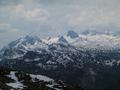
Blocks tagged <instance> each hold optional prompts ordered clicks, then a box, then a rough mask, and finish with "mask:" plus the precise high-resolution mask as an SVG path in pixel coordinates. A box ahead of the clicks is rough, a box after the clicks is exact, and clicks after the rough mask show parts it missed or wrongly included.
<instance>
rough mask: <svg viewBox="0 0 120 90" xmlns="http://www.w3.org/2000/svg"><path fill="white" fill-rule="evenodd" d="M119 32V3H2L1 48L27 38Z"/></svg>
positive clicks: (29, 0) (98, 0)
mask: <svg viewBox="0 0 120 90" xmlns="http://www.w3.org/2000/svg"><path fill="white" fill-rule="evenodd" d="M119 28H120V0H0V48H1V47H2V46H3V45H6V44H7V43H9V42H11V41H12V40H16V39H17V38H19V37H21V36H24V35H26V34H33V35H38V36H39V37H41V38H44V37H48V36H55V35H56V36H57V35H61V34H65V33H66V32H67V31H68V30H71V29H72V30H75V31H76V32H80V31H83V30H86V29H96V30H107V29H108V30H114V31H115V30H119Z"/></svg>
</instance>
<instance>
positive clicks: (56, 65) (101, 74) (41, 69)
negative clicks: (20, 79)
mask: <svg viewBox="0 0 120 90" xmlns="http://www.w3.org/2000/svg"><path fill="white" fill-rule="evenodd" d="M31 39H32V40H31ZM16 41H18V42H17V43H15V44H14V42H12V44H9V45H8V46H7V47H8V48H3V49H2V50H1V53H0V55H1V62H0V65H1V66H5V67H12V68H15V69H17V70H23V71H27V72H30V73H34V74H42V75H47V76H49V77H52V78H54V79H57V80H59V79H60V80H64V81H65V82H67V83H69V84H79V85H82V87H83V88H85V89H86V90H106V88H110V87H112V86H113V87H114V85H115V84H114V83H117V84H119V81H117V80H119V79H120V71H119V69H120V42H119V41H120V37H118V36H114V35H112V34H95V35H93V34H92V35H84V34H82V35H81V34H80V35H78V36H77V37H75V38H71V37H70V35H68V36H59V37H54V38H49V39H46V40H45V39H44V40H40V39H38V38H36V37H32V36H27V38H25V37H24V38H23V39H22V42H21V39H18V40H16ZM16 41H15V42H16ZM29 41H30V42H29ZM23 42H24V43H23ZM36 42H37V43H36ZM16 45H17V46H16ZM19 46H22V47H23V46H24V47H26V48H24V47H23V48H22V49H21V48H19ZM19 50H20V51H22V52H20V51H19ZM6 53H7V54H6ZM16 54H17V55H16ZM15 56H19V57H15ZM108 74H109V75H108ZM112 77H114V78H112ZM73 78H74V79H73ZM112 81H114V82H112ZM108 82H109V83H108ZM116 87H117V88H119V86H116Z"/></svg>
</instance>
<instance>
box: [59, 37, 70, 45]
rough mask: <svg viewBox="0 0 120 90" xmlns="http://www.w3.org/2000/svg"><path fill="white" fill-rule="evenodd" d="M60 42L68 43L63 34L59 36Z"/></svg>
mask: <svg viewBox="0 0 120 90" xmlns="http://www.w3.org/2000/svg"><path fill="white" fill-rule="evenodd" d="M58 42H59V43H68V41H67V40H66V39H65V38H64V37H63V36H61V37H59V39H58Z"/></svg>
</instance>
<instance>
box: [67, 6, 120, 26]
mask: <svg viewBox="0 0 120 90" xmlns="http://www.w3.org/2000/svg"><path fill="white" fill-rule="evenodd" d="M65 18H66V20H67V21H68V25H69V26H81V27H94V26H98V25H107V26H108V25H114V26H120V19H118V18H120V11H119V10H109V9H96V8H92V9H84V10H80V11H77V12H76V13H73V14H70V15H66V17H65Z"/></svg>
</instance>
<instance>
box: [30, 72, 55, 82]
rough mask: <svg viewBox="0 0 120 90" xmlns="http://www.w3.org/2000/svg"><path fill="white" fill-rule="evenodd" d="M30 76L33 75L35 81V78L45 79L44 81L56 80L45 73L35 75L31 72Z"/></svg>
mask: <svg viewBox="0 0 120 90" xmlns="http://www.w3.org/2000/svg"><path fill="white" fill-rule="evenodd" d="M30 76H31V77H32V80H33V81H35V79H38V80H43V81H46V82H49V81H54V80H53V79H51V78H49V77H46V76H43V75H33V74H30Z"/></svg>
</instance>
